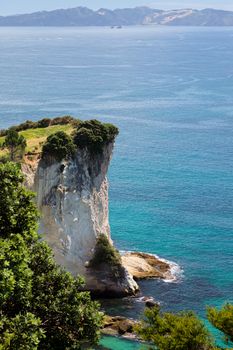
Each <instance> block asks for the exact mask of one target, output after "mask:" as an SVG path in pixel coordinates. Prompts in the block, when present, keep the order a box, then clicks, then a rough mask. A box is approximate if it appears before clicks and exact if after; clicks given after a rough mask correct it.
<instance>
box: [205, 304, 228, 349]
mask: <svg viewBox="0 0 233 350" xmlns="http://www.w3.org/2000/svg"><path fill="white" fill-rule="evenodd" d="M207 316H208V319H209V321H210V322H211V323H212V324H213V326H215V327H216V328H218V329H219V330H220V331H221V332H223V333H224V334H225V337H224V338H225V341H226V343H229V342H232V343H233V305H231V304H226V305H225V306H223V308H222V309H221V310H217V309H216V308H213V307H212V308H208V309H207Z"/></svg>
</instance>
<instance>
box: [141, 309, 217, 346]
mask: <svg viewBox="0 0 233 350" xmlns="http://www.w3.org/2000/svg"><path fill="white" fill-rule="evenodd" d="M136 330H137V332H138V334H139V335H140V336H141V337H142V338H143V339H144V340H146V341H150V342H152V343H153V344H154V345H156V347H157V348H158V349H159V350H212V349H214V345H213V342H212V338H211V336H210V334H209V332H208V331H207V330H206V328H205V326H204V324H203V323H202V322H201V321H200V320H199V319H198V318H197V316H196V315H195V314H194V313H192V312H181V313H178V314H176V315H175V314H172V313H161V312H160V309H159V307H158V306H155V307H154V308H152V309H146V311H145V319H144V320H143V321H142V322H141V324H140V325H139V326H137V329H136Z"/></svg>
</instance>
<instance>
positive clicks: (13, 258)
mask: <svg viewBox="0 0 233 350" xmlns="http://www.w3.org/2000/svg"><path fill="white" fill-rule="evenodd" d="M22 182H23V177H22V175H21V172H20V170H19V167H18V166H17V165H16V164H13V163H7V164H5V165H3V164H0V349H1V350H6V349H9V350H25V349H26V350H37V349H38V350H47V349H48V350H52V349H54V350H55V349H62V350H63V349H79V348H81V347H82V346H84V345H85V344H92V343H96V342H97V341H98V339H99V329H100V326H101V323H102V314H101V313H100V312H99V305H98V304H97V303H96V302H92V301H91V299H90V295H89V293H88V292H79V291H78V290H79V289H80V287H82V286H83V280H82V279H80V278H74V277H72V275H71V274H70V273H68V272H65V271H64V270H63V269H62V268H60V267H59V266H58V265H57V264H56V263H55V261H54V258H53V255H52V251H51V249H50V248H49V247H48V245H47V244H46V243H45V242H42V241H41V240H40V239H39V236H38V234H37V218H38V213H37V210H36V208H35V205H34V204H33V202H32V198H33V194H32V193H31V192H29V191H27V190H26V189H25V188H24V187H23V185H22Z"/></svg>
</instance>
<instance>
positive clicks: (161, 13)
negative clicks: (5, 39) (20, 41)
mask: <svg viewBox="0 0 233 350" xmlns="http://www.w3.org/2000/svg"><path fill="white" fill-rule="evenodd" d="M131 25H166V26H233V12H232V11H224V10H215V9H203V10H194V9H179V10H169V11H168V10H166V11H165V10H158V9H153V8H150V7H145V6H142V7H135V8H125V9H115V10H108V9H104V8H103V9H99V10H97V11H94V10H91V9H89V8H87V7H76V8H70V9H58V10H54V11H41V12H34V13H31V14H19V15H11V16H5V17H4V16H0V26H2V27H4V26H17V27H20V26H21V27H23V26H38V27H43V26H49V27H54V26H58V27H62V26H67V27H75V26H77V27H79V26H110V27H118V28H120V27H121V26H131Z"/></svg>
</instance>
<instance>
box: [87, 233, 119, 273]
mask: <svg viewBox="0 0 233 350" xmlns="http://www.w3.org/2000/svg"><path fill="white" fill-rule="evenodd" d="M102 264H104V265H107V266H109V268H110V270H111V272H112V275H113V277H115V278H120V277H121V274H122V269H123V268H122V264H121V256H120V253H119V252H118V250H117V249H116V248H115V247H114V246H113V245H112V244H111V243H110V242H109V240H108V237H106V235H104V234H101V235H100V236H99V237H98V239H97V242H96V246H95V251H94V255H93V258H92V259H91V260H90V263H89V266H90V267H92V268H98V267H100V266H101V265H102Z"/></svg>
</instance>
